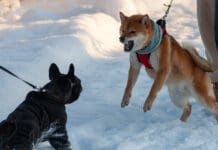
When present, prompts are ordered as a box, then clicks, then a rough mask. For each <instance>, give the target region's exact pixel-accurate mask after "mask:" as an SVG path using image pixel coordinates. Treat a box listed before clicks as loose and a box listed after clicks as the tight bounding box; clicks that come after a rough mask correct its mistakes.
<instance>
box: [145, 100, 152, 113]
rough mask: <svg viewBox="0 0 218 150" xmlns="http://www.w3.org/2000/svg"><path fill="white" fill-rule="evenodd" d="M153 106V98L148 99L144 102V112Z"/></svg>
mask: <svg viewBox="0 0 218 150" xmlns="http://www.w3.org/2000/svg"><path fill="white" fill-rule="evenodd" d="M151 107H152V101H151V100H146V101H145V104H144V107H143V110H144V112H147V111H149V110H150V109H151Z"/></svg>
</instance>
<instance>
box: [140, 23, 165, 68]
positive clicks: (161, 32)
mask: <svg viewBox="0 0 218 150" xmlns="http://www.w3.org/2000/svg"><path fill="white" fill-rule="evenodd" d="M153 27H154V36H153V38H152V39H151V42H150V43H149V44H148V45H147V46H146V47H144V48H143V49H140V50H138V51H137V52H136V56H137V59H138V61H139V62H140V63H141V64H143V65H144V66H145V68H147V69H153V67H152V65H151V63H150V55H151V53H152V52H154V51H155V50H156V49H157V48H158V46H159V45H160V43H161V41H162V39H163V38H164V36H165V35H166V34H167V31H166V28H165V21H164V20H161V19H160V20H158V21H157V23H154V26H153Z"/></svg>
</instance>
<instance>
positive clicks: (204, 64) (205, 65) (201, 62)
mask: <svg viewBox="0 0 218 150" xmlns="http://www.w3.org/2000/svg"><path fill="white" fill-rule="evenodd" d="M182 47H183V48H184V49H185V50H187V52H188V53H189V54H190V56H191V57H192V59H193V61H194V63H195V64H196V65H197V66H198V67H200V68H201V69H202V70H204V71H206V72H213V71H214V70H213V68H212V66H211V65H210V63H209V62H208V61H207V60H206V59H205V58H203V57H201V56H200V55H199V54H198V52H197V50H196V49H195V48H194V47H193V46H192V45H191V44H187V43H183V45H182Z"/></svg>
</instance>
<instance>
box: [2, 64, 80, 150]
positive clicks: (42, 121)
mask: <svg viewBox="0 0 218 150" xmlns="http://www.w3.org/2000/svg"><path fill="white" fill-rule="evenodd" d="M49 78H50V80H51V81H50V82H49V83H48V84H46V85H45V86H44V87H43V91H37V92H36V91H31V92H29V93H28V95H27V97H26V99H25V100H24V102H23V103H22V104H20V105H19V106H18V107H17V108H16V109H15V110H14V112H12V113H11V114H10V115H9V116H8V118H7V119H6V120H4V121H3V122H1V123H0V150H31V149H32V148H33V145H34V144H36V142H37V140H38V139H39V138H40V137H41V136H42V133H43V132H44V131H46V130H48V129H49V128H50V127H51V125H53V126H54V128H53V129H54V130H53V131H52V132H51V133H50V134H49V135H47V137H44V138H45V139H43V140H44V141H45V140H47V141H49V143H50V144H51V145H52V146H53V147H54V148H55V149H56V150H70V149H71V145H70V142H69V140H68V136H67V131H66V122H67V113H66V110H65V104H69V103H72V102H74V101H75V100H77V99H78V98H79V95H80V93H81V91H82V86H81V81H80V79H79V78H78V77H76V76H75V75H74V66H73V65H72V64H71V65H70V68H69V72H68V74H67V75H64V74H61V73H60V72H59V69H58V67H57V65H56V64H51V66H50V68H49Z"/></svg>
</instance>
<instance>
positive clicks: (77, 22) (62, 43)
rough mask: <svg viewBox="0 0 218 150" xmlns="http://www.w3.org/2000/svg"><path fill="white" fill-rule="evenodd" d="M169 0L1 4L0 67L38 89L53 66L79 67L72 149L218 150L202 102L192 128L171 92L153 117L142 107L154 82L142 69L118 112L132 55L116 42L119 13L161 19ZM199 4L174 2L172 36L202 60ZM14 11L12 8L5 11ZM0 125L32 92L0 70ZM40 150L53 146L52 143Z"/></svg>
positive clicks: (12, 0)
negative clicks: (80, 88)
mask: <svg viewBox="0 0 218 150" xmlns="http://www.w3.org/2000/svg"><path fill="white" fill-rule="evenodd" d="M167 2H168V1H165V0H161V1H160V0H153V1H152V2H151V1H149V0H137V1H135V0H111V1H108V0H92V1H89V0H61V1H60V0H52V1H50V0H23V1H22V2H21V3H20V2H19V1H18V0H2V1H0V7H1V8H0V15H1V16H0V39H1V42H0V64H1V65H3V66H5V67H7V68H8V69H10V70H12V71H13V72H15V73H17V74H19V75H20V76H21V77H23V78H25V79H26V80H28V81H30V82H33V83H34V84H36V85H41V86H42V85H43V84H45V83H46V82H48V67H49V65H50V63H52V62H55V63H57V64H58V66H59V67H60V68H61V71H62V72H67V70H68V66H69V64H70V63H74V64H75V66H76V74H77V75H78V76H79V77H80V78H81V80H82V84H83V88H84V91H83V93H82V95H81V97H80V99H79V100H78V101H77V102H75V103H73V104H72V105H69V106H67V111H68V124H67V128H68V133H69V137H70V140H71V142H72V147H73V149H75V150H103V149H104V150H112V149H117V150H132V149H135V150H144V149H149V150H156V149H159V150H173V149H178V150H192V149H202V150H205V149H207V150H214V149H217V146H218V138H217V135H218V128H217V123H216V121H215V119H214V118H213V116H212V115H209V114H208V112H207V111H206V110H205V109H204V108H203V107H202V105H200V104H199V103H197V102H195V101H194V102H193V112H192V115H191V117H190V119H189V120H188V122H187V123H182V122H180V120H179V116H180V114H181V110H180V109H178V108H176V107H175V106H174V105H173V104H172V102H171V101H170V99H169V96H168V93H167V90H166V88H163V89H162V90H161V92H160V93H159V95H158V97H157V99H156V101H155V103H154V105H153V108H152V110H151V111H150V112H147V113H144V112H143V111H142V105H143V103H144V100H145V98H146V96H147V94H148V92H149V89H150V87H151V84H152V80H150V79H149V78H148V76H147V75H146V74H145V72H144V71H141V74H140V77H139V79H138V82H137V85H136V87H135V89H134V93H133V97H132V99H131V100H132V101H131V103H130V105H129V106H128V107H127V108H124V109H122V108H121V107H120V103H121V99H122V95H123V91H124V88H125V84H126V80H127V73H128V66H129V55H128V54H127V53H124V52H123V50H122V45H121V44H120V43H119V40H118V38H119V25H120V21H119V11H120V10H122V11H123V12H124V13H125V14H127V15H131V14H135V13H148V14H149V15H150V16H151V17H152V18H153V19H158V18H160V17H161V16H162V15H163V13H164V10H165V8H164V7H163V3H167ZM195 3H196V2H195V1H182V0H177V1H174V6H173V7H172V9H171V12H170V14H169V18H168V31H169V32H170V33H171V34H172V35H173V36H174V37H175V38H176V39H178V40H179V41H180V42H181V41H189V42H191V43H192V44H194V45H195V46H196V47H197V48H198V50H199V52H200V54H201V55H202V56H205V54H204V49H203V45H202V42H201V39H200V34H199V31H198V27H197V21H196V11H195V10H196V4H195ZM8 6H10V7H8ZM0 78H1V80H0V85H1V86H0V96H1V101H0V109H1V111H0V120H3V119H5V118H6V117H7V115H8V114H9V113H10V112H11V111H13V110H14V108H15V107H16V106H17V105H18V104H19V103H21V102H22V101H23V100H24V98H25V95H26V94H27V92H28V91H30V90H31V88H30V87H28V86H27V85H25V84H23V83H22V82H20V81H18V80H17V79H14V78H13V77H11V76H9V75H7V74H6V73H4V72H1V73H0ZM36 149H37V150H44V149H48V150H51V149H52V148H51V147H50V146H49V144H48V143H43V144H40V145H38V146H37V148H36Z"/></svg>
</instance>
